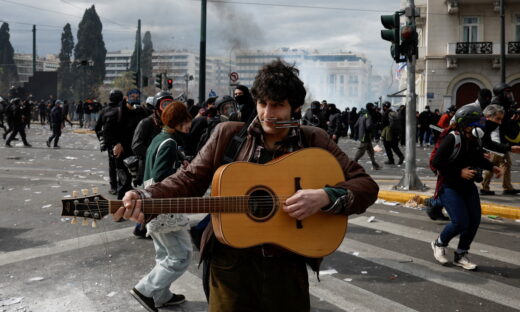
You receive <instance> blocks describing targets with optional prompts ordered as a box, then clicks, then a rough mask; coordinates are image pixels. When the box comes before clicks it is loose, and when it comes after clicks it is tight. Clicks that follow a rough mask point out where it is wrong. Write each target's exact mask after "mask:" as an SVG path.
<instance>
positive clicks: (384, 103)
mask: <svg viewBox="0 0 520 312" xmlns="http://www.w3.org/2000/svg"><path fill="white" fill-rule="evenodd" d="M390 106H392V104H390V102H388V101H385V102H383V108H390Z"/></svg>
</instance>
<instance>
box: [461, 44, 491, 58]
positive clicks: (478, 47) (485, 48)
mask: <svg viewBox="0 0 520 312" xmlns="http://www.w3.org/2000/svg"><path fill="white" fill-rule="evenodd" d="M455 54H458V55H460V54H479V55H481V54H493V42H457V43H456V45H455Z"/></svg>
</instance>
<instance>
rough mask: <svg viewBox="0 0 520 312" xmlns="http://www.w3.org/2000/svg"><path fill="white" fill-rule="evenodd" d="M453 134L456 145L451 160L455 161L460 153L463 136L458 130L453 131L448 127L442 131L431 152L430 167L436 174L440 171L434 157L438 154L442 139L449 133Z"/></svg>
mask: <svg viewBox="0 0 520 312" xmlns="http://www.w3.org/2000/svg"><path fill="white" fill-rule="evenodd" d="M450 134H451V135H453V136H454V137H455V146H454V147H453V151H452V152H451V155H450V158H449V161H450V162H452V161H454V160H455V159H456V158H457V156H458V155H459V153H460V148H461V137H460V133H459V132H458V131H451V129H449V128H447V129H445V130H444V131H442V132H441V134H440V135H439V138H438V139H437V142H436V143H435V147H434V148H433V150H432V152H431V154H430V169H431V170H432V171H433V173H435V175H437V176H438V175H439V172H438V170H437V168H435V166H434V165H433V159H434V158H435V155H436V154H437V150H438V149H439V146H440V145H441V141H442V139H444V138H445V137H446V136H448V135H450Z"/></svg>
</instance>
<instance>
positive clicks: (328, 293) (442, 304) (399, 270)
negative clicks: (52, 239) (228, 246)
mask: <svg viewBox="0 0 520 312" xmlns="http://www.w3.org/2000/svg"><path fill="white" fill-rule="evenodd" d="M372 216H374V218H370V219H371V221H370V222H369V221H368V220H369V217H372ZM200 217H201V215H197V216H195V218H194V219H199V218H200ZM444 224H445V223H441V222H432V221H430V220H429V219H427V217H426V216H425V215H424V213H423V212H422V211H419V210H415V209H410V208H406V207H403V206H384V205H374V206H372V207H370V208H369V209H368V210H367V212H366V213H365V214H363V215H360V216H351V218H350V220H349V230H348V233H347V236H346V239H345V240H344V241H343V242H342V244H341V245H340V246H339V248H338V250H337V251H336V252H334V253H333V254H332V255H330V256H328V257H326V259H325V261H324V262H323V265H322V268H321V269H322V270H323V271H322V272H323V273H322V274H321V275H320V281H318V279H317V278H316V276H315V274H313V273H312V272H309V283H310V293H311V306H312V311H319V312H325V311H329V312H336V311H396V312H398V311H399V312H401V311H405V312H407V311H500V312H504V311H520V296H519V294H520V275H519V272H520V246H519V244H518V234H519V231H518V229H520V223H517V222H513V221H510V220H502V222H501V223H497V222H496V221H495V220H493V221H492V220H487V219H486V218H483V224H482V230H481V233H479V235H478V236H477V239H476V241H475V242H474V244H473V245H472V250H471V256H472V260H473V259H475V262H476V263H478V264H479V265H480V270H479V271H477V272H467V271H464V270H462V269H460V268H458V267H455V266H453V265H451V264H450V265H447V266H441V265H439V264H438V263H436V262H435V260H434V258H433V256H432V252H431V247H430V245H429V243H430V242H431V241H432V240H433V239H435V238H436V237H437V235H438V233H439V232H440V230H441V229H442V227H443V225H444ZM94 231H97V232H94V233H91V234H88V235H83V236H78V237H73V238H69V239H66V240H63V241H60V242H56V243H52V244H48V245H44V246H39V247H33V248H28V249H24V250H18V251H11V252H5V253H2V254H0V268H2V269H4V268H8V267H9V266H11V265H14V264H16V263H23V262H31V261H36V262H38V261H40V262H42V261H45V260H44V259H54V258H56V257H65V258H68V259H74V258H75V257H78V258H79V257H81V262H82V263H83V265H86V266H88V270H91V271H94V272H95V271H98V272H101V271H110V274H111V277H110V283H107V278H105V280H104V282H103V285H104V286H102V287H101V288H99V287H97V288H99V289H98V291H99V292H102V293H104V294H108V293H111V296H110V298H107V296H106V295H104V296H101V297H100V296H99V293H96V294H97V296H95V295H93V292H92V291H89V290H88V287H86V285H87V284H88V283H89V280H82V282H81V283H80V285H81V287H80V286H79V285H78V284H75V283H72V282H71V281H68V280H67V278H66V277H65V278H64V279H63V280H61V282H62V283H68V285H69V286H70V289H69V290H68V294H67V297H64V298H65V299H66V298H68V299H66V300H68V301H71V300H72V299H71V298H74V297H78V298H80V299H81V302H82V307H83V310H82V311H89V309H90V310H92V311H111V310H114V309H112V308H111V307H110V305H111V302H117V305H118V306H121V309H120V311H123V310H124V311H141V307H140V306H139V305H138V304H137V303H136V302H134V301H133V300H132V299H131V297H130V295H129V293H128V290H129V289H130V288H131V286H132V284H133V283H135V282H137V281H138V278H139V277H140V276H142V275H143V274H144V273H146V272H147V271H148V270H149V268H150V266H151V265H152V261H153V260H152V258H153V247H152V246H151V245H152V244H151V243H150V241H148V240H135V239H134V238H132V237H131V232H132V227H126V226H125V227H123V228H119V229H109V227H100V228H98V229H95V230H94ZM451 245H452V246H456V241H454V242H452V244H451ZM129 246H133V247H131V249H129V248H128V247H129ZM100 247H102V248H100ZM94 249H106V250H109V251H108V253H109V254H110V255H111V256H110V257H111V258H110V260H109V262H110V263H111V264H110V266H111V267H110V270H107V269H106V266H107V262H106V261H100V258H102V257H103V255H105V254H107V252H106V251H105V252H98V254H97V256H96V252H93V251H92V250H94ZM75 255H76V256H75ZM79 255H81V256H79ZM448 256H450V260H451V254H448ZM94 259H96V260H94ZM135 259H141V260H139V261H142V262H143V265H139V264H136V263H134V264H132V274H130V275H129V276H125V275H124V274H127V273H125V271H124V270H121V267H120V265H121V263H124V265H125V266H128V265H129V264H128V263H131V262H132V261H133V260H135ZM78 260H79V259H78ZM197 263H198V261H197V255H196V256H195V257H194V259H193V263H192V264H191V266H190V268H189V270H188V271H187V272H186V273H185V274H184V275H183V276H182V277H181V278H180V279H179V280H177V281H176V282H175V283H174V284H173V285H172V291H174V292H176V293H182V294H184V295H185V296H186V298H187V300H188V301H187V302H186V303H184V304H182V305H180V306H178V307H169V308H168V309H164V311H190V312H192V311H206V310H207V304H206V298H205V296H204V292H203V291H202V281H201V274H202V270H201V269H199V268H198V267H197ZM60 265H63V264H60ZM52 266H53V262H52V261H51V262H50V263H49V268H48V269H47V270H49V271H52V272H54V271H53V270H55V269H53V268H52ZM72 269H73V270H74V269H77V268H76V267H73V268H72ZM56 270H57V269H56ZM97 274H101V273H97ZM100 276H102V275H100ZM102 280H103V278H102ZM100 285H101V283H100ZM20 287H21V286H20ZM0 293H1V289H0ZM75 293H76V294H78V296H75V295H72V294H75ZM65 299H64V300H65ZM62 301H63V300H62ZM62 301H60V300H59V299H56V300H53V299H52V298H46V299H45V300H42V301H39V302H38V306H34V307H30V310H31V311H52V309H53V305H55V304H56V303H57V302H62ZM113 304H114V305H115V303H113ZM252 304H253V303H252ZM115 310H116V311H117V308H116V309H115ZM7 311H9V310H7Z"/></svg>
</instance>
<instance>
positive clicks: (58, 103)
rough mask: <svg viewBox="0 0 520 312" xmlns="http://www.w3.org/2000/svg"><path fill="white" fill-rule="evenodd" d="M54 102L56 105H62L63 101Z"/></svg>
mask: <svg viewBox="0 0 520 312" xmlns="http://www.w3.org/2000/svg"><path fill="white" fill-rule="evenodd" d="M54 104H56V105H63V101H62V100H56V102H54Z"/></svg>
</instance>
